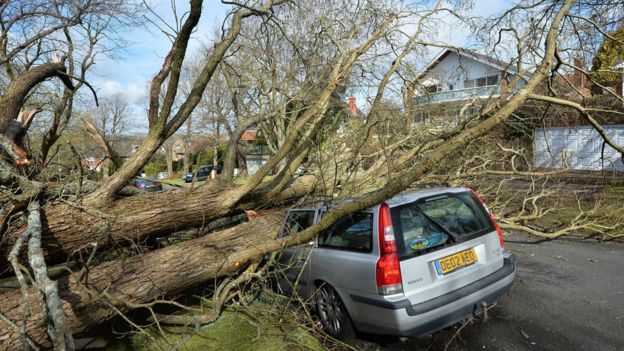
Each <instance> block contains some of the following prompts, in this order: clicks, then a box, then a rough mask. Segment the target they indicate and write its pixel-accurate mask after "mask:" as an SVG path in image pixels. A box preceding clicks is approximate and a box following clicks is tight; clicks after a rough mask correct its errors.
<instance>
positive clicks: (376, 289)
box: [278, 188, 516, 337]
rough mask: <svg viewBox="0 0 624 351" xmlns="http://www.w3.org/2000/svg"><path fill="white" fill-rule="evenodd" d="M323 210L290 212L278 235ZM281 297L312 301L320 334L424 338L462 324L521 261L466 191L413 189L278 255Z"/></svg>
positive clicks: (507, 282)
mask: <svg viewBox="0 0 624 351" xmlns="http://www.w3.org/2000/svg"><path fill="white" fill-rule="evenodd" d="M325 211H327V207H326V206H324V205H321V206H309V207H308V208H305V207H302V208H292V209H290V210H289V212H288V215H287V216H286V218H285V221H284V223H283V225H282V229H281V231H280V235H281V236H288V235H293V234H296V233H297V232H299V231H301V230H302V229H305V228H307V227H309V226H311V225H312V224H314V223H316V222H318V221H319V220H320V218H321V217H322V216H323V214H324V213H325ZM278 267H280V268H281V269H279V270H278V271H279V272H281V278H280V279H279V280H278V287H279V288H280V289H281V291H282V292H283V293H286V294H291V293H293V292H295V291H297V293H298V294H299V295H300V296H301V297H302V298H304V299H308V300H309V301H312V302H313V305H314V309H315V311H316V313H317V315H318V317H319V319H320V322H321V324H322V325H323V328H324V330H325V331H326V332H327V333H329V334H331V335H333V336H336V337H346V336H348V335H349V334H352V333H353V331H354V330H357V331H359V332H364V333H372V334H382V335H393V336H422V335H427V334H431V333H433V332H436V331H438V330H441V329H443V328H446V327H449V326H452V325H454V324H456V323H459V322H462V321H464V320H466V319H467V318H469V317H470V316H473V315H476V314H480V313H481V312H482V310H483V309H484V308H485V307H487V306H491V305H492V304H494V303H496V301H497V300H498V299H499V298H500V297H501V296H502V295H503V294H505V293H506V292H507V291H509V289H510V287H511V285H512V283H513V281H514V278H515V275H516V264H515V256H514V255H512V254H510V253H509V252H507V251H505V250H504V249H503V237H502V235H501V231H500V228H499V226H498V224H497V223H496V221H495V220H494V217H493V216H492V214H491V213H490V211H489V209H488V208H487V207H486V206H485V204H484V203H483V201H482V200H481V198H480V197H479V196H478V195H477V194H476V193H475V192H474V191H472V190H470V189H466V188H439V189H426V190H416V191H408V192H404V193H402V194H399V195H397V196H395V197H393V198H391V199H389V200H388V201H386V202H385V203H382V204H379V205H377V206H374V207H371V208H368V209H367V210H364V211H362V212H358V213H354V214H351V215H349V216H347V217H345V218H342V219H341V220H339V221H337V222H336V223H335V224H334V225H333V226H332V227H331V228H330V229H329V230H327V231H325V232H324V233H322V234H321V235H319V236H318V237H317V238H316V239H315V240H313V241H311V242H309V243H308V244H305V245H300V246H295V247H290V248H287V249H285V250H284V251H283V252H282V253H281V256H280V257H279V259H278Z"/></svg>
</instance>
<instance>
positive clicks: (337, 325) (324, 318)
mask: <svg viewBox="0 0 624 351" xmlns="http://www.w3.org/2000/svg"><path fill="white" fill-rule="evenodd" d="M314 303H315V307H316V314H317V316H318V318H319V321H320V323H321V327H322V328H323V331H324V332H325V333H327V334H329V335H331V336H333V337H335V338H337V339H341V340H349V339H352V338H354V337H355V330H354V328H353V323H352V322H351V317H349V313H348V312H347V309H346V307H345V305H344V303H343V302H342V299H340V296H339V295H338V292H336V290H335V289H334V288H333V287H331V285H329V284H327V283H322V284H321V285H319V286H318V287H317V289H316V292H315V293H314Z"/></svg>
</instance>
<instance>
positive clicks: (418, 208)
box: [415, 204, 459, 242]
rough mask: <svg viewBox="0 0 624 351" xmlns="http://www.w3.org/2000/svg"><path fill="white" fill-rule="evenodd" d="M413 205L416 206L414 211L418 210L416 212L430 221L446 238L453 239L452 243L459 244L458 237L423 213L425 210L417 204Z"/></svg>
mask: <svg viewBox="0 0 624 351" xmlns="http://www.w3.org/2000/svg"><path fill="white" fill-rule="evenodd" d="M415 205H416V209H417V210H418V212H420V213H421V214H422V215H423V216H425V218H427V219H428V220H430V221H432V222H433V223H434V224H435V225H437V226H438V227H440V228H441V229H442V230H443V231H444V232H445V233H446V234H447V235H448V236H450V237H451V238H453V241H455V242H459V236H458V235H457V234H455V233H452V232H451V231H450V230H448V228H446V227H445V226H444V225H443V224H442V223H440V222H439V221H438V220H437V219H434V218H433V217H431V216H429V215H428V214H427V213H425V210H423V209H422V207H420V206H418V205H417V204H415Z"/></svg>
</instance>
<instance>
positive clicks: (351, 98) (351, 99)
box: [349, 95, 357, 115]
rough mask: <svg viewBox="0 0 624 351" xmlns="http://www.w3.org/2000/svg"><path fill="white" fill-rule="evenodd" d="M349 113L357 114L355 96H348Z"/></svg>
mask: <svg viewBox="0 0 624 351" xmlns="http://www.w3.org/2000/svg"><path fill="white" fill-rule="evenodd" d="M349 111H351V113H352V114H354V115H355V114H357V106H355V96H353V95H351V96H349Z"/></svg>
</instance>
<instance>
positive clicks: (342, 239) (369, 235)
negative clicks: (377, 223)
mask: <svg viewBox="0 0 624 351" xmlns="http://www.w3.org/2000/svg"><path fill="white" fill-rule="evenodd" d="M319 247H326V248H333V249H340V250H351V251H358V252H371V251H372V248H373V215H372V214H371V213H363V212H360V213H354V214H352V215H349V216H347V217H345V218H343V219H341V220H339V221H338V222H337V223H336V224H335V225H334V226H333V227H332V228H331V229H330V230H328V231H327V232H325V233H323V234H322V235H320V236H319Z"/></svg>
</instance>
